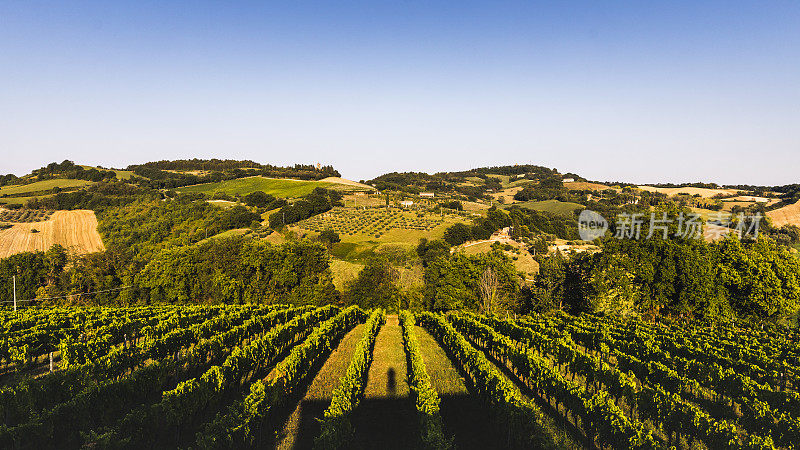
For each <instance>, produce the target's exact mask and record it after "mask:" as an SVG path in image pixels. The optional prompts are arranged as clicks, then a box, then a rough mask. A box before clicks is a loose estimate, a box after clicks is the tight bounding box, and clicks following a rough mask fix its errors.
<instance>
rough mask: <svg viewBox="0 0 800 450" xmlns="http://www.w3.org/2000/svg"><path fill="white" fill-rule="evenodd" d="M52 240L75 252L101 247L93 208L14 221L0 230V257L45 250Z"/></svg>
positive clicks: (96, 250) (89, 251)
mask: <svg viewBox="0 0 800 450" xmlns="http://www.w3.org/2000/svg"><path fill="white" fill-rule="evenodd" d="M33 230H36V231H33ZM53 244H61V245H63V246H64V247H65V248H66V249H67V250H69V251H71V252H74V253H77V254H84V253H92V252H98V251H102V250H105V246H104V245H103V240H102V239H101V238H100V234H99V233H98V232H97V218H96V217H95V215H94V211H88V210H76V211H56V212H55V213H53V215H52V216H51V217H50V218H49V219H48V220H46V221H44V222H32V223H18V224H14V226H12V227H11V228H9V229H7V230H3V231H0V258H5V257H8V256H10V255H13V254H16V253H21V252H29V251H36V250H41V251H46V250H48V249H49V248H50V247H51V246H53Z"/></svg>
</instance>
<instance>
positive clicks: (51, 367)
mask: <svg viewBox="0 0 800 450" xmlns="http://www.w3.org/2000/svg"><path fill="white" fill-rule="evenodd" d="M52 371H53V352H50V372H52Z"/></svg>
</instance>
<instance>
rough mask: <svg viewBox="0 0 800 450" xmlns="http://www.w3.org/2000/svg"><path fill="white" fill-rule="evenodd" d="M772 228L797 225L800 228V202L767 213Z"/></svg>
mask: <svg viewBox="0 0 800 450" xmlns="http://www.w3.org/2000/svg"><path fill="white" fill-rule="evenodd" d="M767 217H769V218H770V220H772V226H775V227H782V226H784V225H797V226H799V227H800V201H799V202H797V203H793V204H791V205H787V206H784V207H783V208H778V209H775V210H772V211H767Z"/></svg>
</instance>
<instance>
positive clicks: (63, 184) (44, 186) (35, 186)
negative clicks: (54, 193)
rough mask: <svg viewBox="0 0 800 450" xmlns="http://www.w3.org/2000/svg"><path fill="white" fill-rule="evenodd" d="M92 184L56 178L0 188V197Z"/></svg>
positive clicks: (84, 181)
mask: <svg viewBox="0 0 800 450" xmlns="http://www.w3.org/2000/svg"><path fill="white" fill-rule="evenodd" d="M90 184H94V183H93V182H91V181H86V180H68V179H65V178H56V179H53V180H44V181H37V182H34V183H31V184H23V185H13V186H3V187H1V188H0V195H3V194H8V195H15V194H25V193H28V192H41V191H48V190H50V189H53V188H55V187H58V188H61V189H68V188H75V187H83V186H89V185H90ZM6 200H11V199H6Z"/></svg>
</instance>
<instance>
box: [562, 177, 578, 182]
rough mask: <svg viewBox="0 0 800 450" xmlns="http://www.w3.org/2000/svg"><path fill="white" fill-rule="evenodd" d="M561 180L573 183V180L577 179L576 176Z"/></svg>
mask: <svg viewBox="0 0 800 450" xmlns="http://www.w3.org/2000/svg"><path fill="white" fill-rule="evenodd" d="M561 181H563V182H564V183H572V182H573V181H575V178H564V179H563V180H561Z"/></svg>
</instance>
